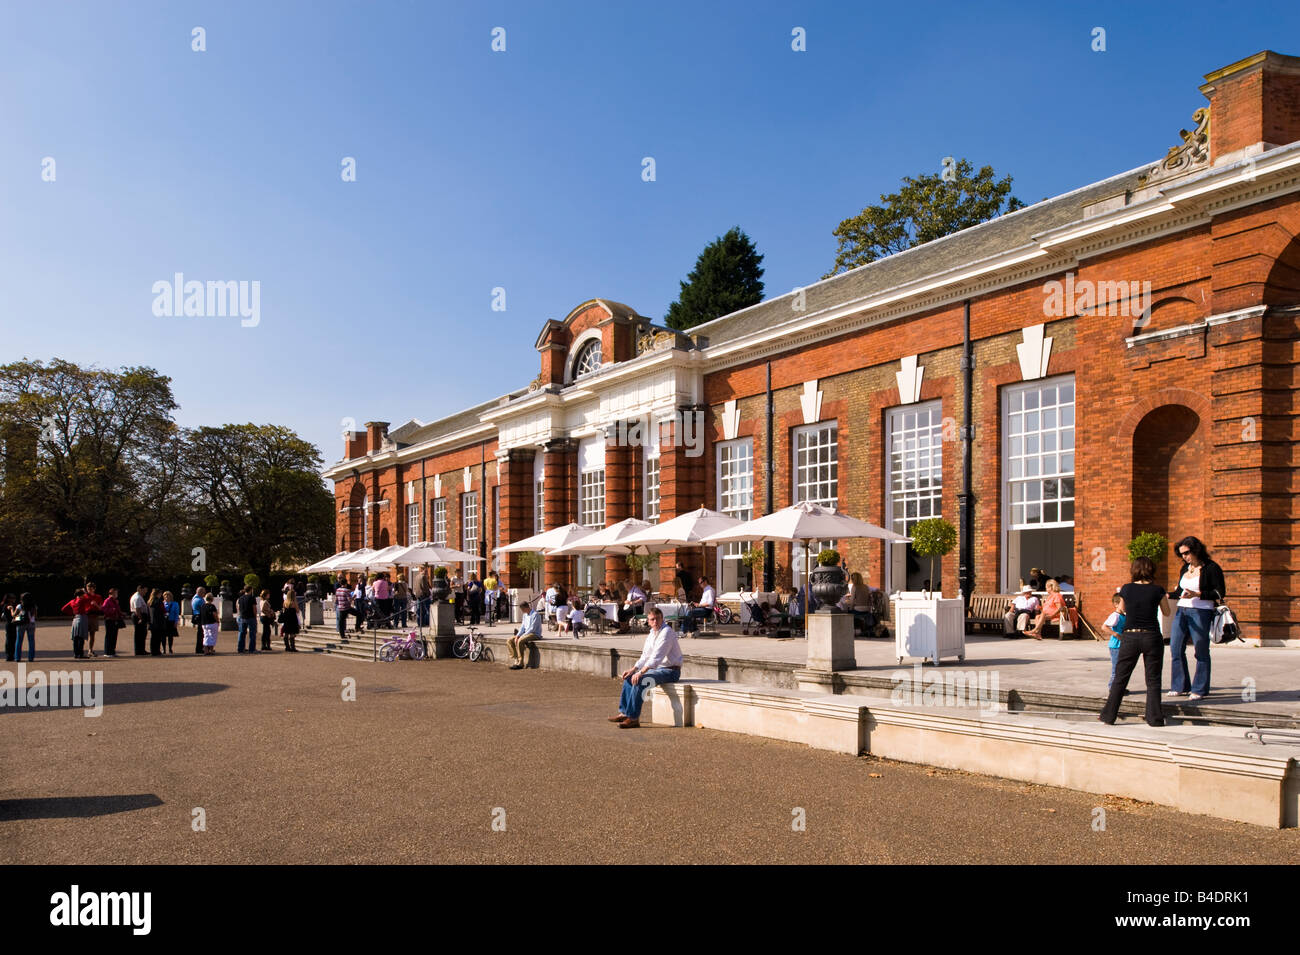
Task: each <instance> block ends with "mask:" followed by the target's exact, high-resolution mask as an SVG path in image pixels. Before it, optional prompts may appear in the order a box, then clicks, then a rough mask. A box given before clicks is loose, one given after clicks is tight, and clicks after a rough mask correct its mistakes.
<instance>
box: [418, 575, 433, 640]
mask: <svg viewBox="0 0 1300 955" xmlns="http://www.w3.org/2000/svg"><path fill="white" fill-rule="evenodd" d="M415 599H416V602H417V606H416V614H417V616H416V620H418V621H419V625H420V626H421V627H427V626H428V625H429V602H430V596H429V575H428V574H427V573H425V572H424V571H420V575H419V576H418V577H416V578H415Z"/></svg>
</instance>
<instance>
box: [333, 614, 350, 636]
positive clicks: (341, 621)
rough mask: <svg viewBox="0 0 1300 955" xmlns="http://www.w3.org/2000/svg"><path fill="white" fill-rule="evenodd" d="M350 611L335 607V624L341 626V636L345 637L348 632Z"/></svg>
mask: <svg viewBox="0 0 1300 955" xmlns="http://www.w3.org/2000/svg"><path fill="white" fill-rule="evenodd" d="M349 613H350V611H347V610H340V609H338V607H335V608H334V624H335V626H337V627H338V628H339V636H340V637H345V636H347V633H348V614H349Z"/></svg>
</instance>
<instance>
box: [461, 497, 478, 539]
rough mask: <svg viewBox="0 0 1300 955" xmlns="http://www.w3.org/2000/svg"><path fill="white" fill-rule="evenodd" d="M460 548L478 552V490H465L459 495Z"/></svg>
mask: <svg viewBox="0 0 1300 955" xmlns="http://www.w3.org/2000/svg"><path fill="white" fill-rule="evenodd" d="M460 514H461V522H460V531H461V533H460V539H461V545H460V546H461V549H462V550H464V551H465V552H466V553H470V554H477V553H478V491H466V492H465V493H464V494H462V495H461V496H460Z"/></svg>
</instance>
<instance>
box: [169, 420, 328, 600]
mask: <svg viewBox="0 0 1300 955" xmlns="http://www.w3.org/2000/svg"><path fill="white" fill-rule="evenodd" d="M320 466H321V457H320V452H319V451H317V449H316V447H315V445H313V444H310V443H309V442H307V441H304V440H303V439H302V438H300V437H298V436H297V435H296V434H295V433H294V432H293V431H291V430H290V429H288V428H285V427H281V426H279V425H255V424H228V425H222V426H221V427H218V428H213V427H204V428H198V429H196V430H194V431H192V432H190V433H189V435H188V440H187V441H186V452H185V455H184V464H183V468H184V472H185V476H186V480H187V482H188V484H189V485H190V486H191V487H192V488H193V489H194V492H195V494H196V496H197V498H198V501H199V503H200V507H201V511H202V512H203V514H204V516H205V520H204V521H203V522H202V525H201V527H200V528H199V529H200V531H201V532H202V533H203V535H204V539H205V540H209V541H210V542H211V544H212V547H213V549H214V551H215V552H216V553H218V554H222V555H229V556H230V557H233V558H234V559H235V561H236V562H237V563H238V565H239V566H241V567H251V568H253V570H254V572H256V573H259V574H261V575H262V576H264V577H265V576H267V575H269V574H270V572H271V567H272V566H273V565H274V564H275V562H276V561H289V560H295V559H298V558H304V557H315V556H317V555H319V554H320V553H322V552H324V551H327V550H329V549H330V544H331V540H332V538H333V535H334V498H333V496H332V495H331V494H330V493H329V491H328V490H326V488H325V485H324V483H323V482H322V481H321V478H320V475H319V473H318V472H319V470H320Z"/></svg>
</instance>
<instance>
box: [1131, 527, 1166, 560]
mask: <svg viewBox="0 0 1300 955" xmlns="http://www.w3.org/2000/svg"><path fill="white" fill-rule="evenodd" d="M1168 548H1169V539H1168V538H1167V537H1165V535H1163V534H1157V533H1156V532H1155V531H1143V532H1142V533H1141V534H1139V535H1138V536H1137V537H1135V538H1133V539H1132V540H1131V541H1129V542H1128V559H1129V560H1137V559H1138V558H1139V557H1149V558H1150V559H1151V563H1153V564H1155V565H1156V567H1157V569H1158V568H1159V567H1160V565H1161V564H1162V563H1163V562H1164V559H1165V556H1166V555H1167V554H1168V553H1169V551H1168Z"/></svg>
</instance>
